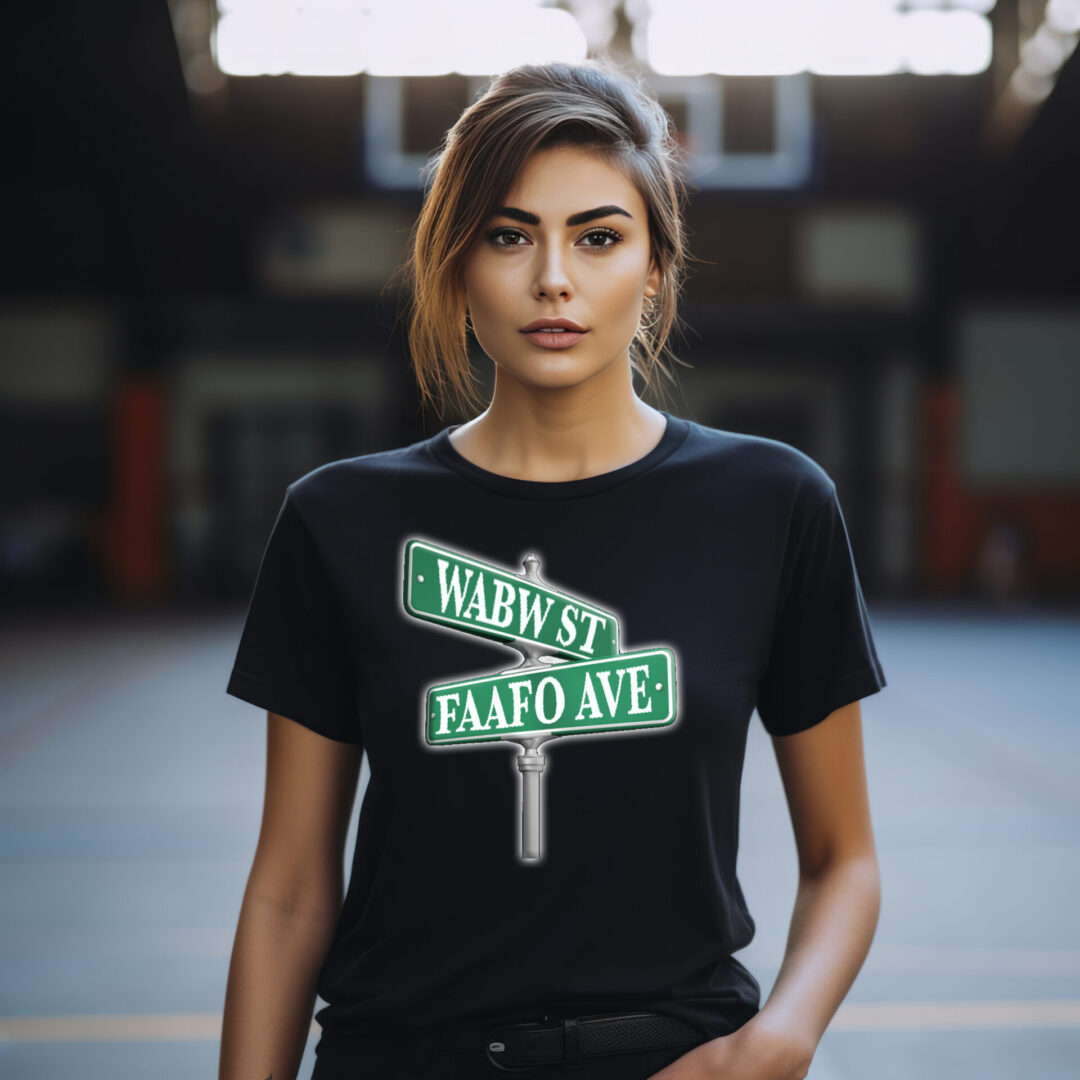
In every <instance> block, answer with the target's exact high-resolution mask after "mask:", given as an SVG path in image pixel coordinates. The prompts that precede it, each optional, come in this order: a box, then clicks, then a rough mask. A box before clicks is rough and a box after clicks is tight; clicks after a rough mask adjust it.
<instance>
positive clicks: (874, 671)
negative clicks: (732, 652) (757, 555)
mask: <svg viewBox="0 0 1080 1080" xmlns="http://www.w3.org/2000/svg"><path fill="white" fill-rule="evenodd" d="M796 543H797V545H798V546H797V547H796V548H795V549H794V551H793V552H792V553H791V556H790V558H788V559H785V567H784V574H783V577H782V582H781V598H780V607H779V612H778V616H777V620H776V624H775V631H774V635H773V642H772V649H771V653H770V657H769V661H768V666H767V668H766V670H765V673H764V675H763V676H762V677H761V679H760V681H759V683H758V697H757V710H758V715H759V716H760V717H761V722H762V724H763V725H764V727H765V730H766V731H768V732H769V734H770V735H793V734H795V733H796V732H799V731H804V730H806V729H807V728H810V727H813V726H814V725H815V724H818V723H820V722H821V721H822V720H824V719H825V718H826V717H827V716H828V715H829V714H830V713H831V712H833V711H834V710H836V709H839V708H840V707H841V706H843V705H848V704H850V703H851V702H852V701H858V700H859V699H860V698H863V697H867V696H868V695H870V694H876V693H877V692H878V691H879V690H881V689H883V688H884V686H885V673H884V671H883V670H882V667H881V663H880V661H879V660H878V656H877V651H876V649H875V647H874V640H873V637H872V636H871V632H870V616H869V614H868V612H867V610H866V602H865V600H864V599H863V593H862V587H861V586H860V584H859V576H858V572H857V571H856V568H855V558H854V555H853V554H852V550H851V541H850V539H849V537H848V532H847V526H846V524H845V523H844V515H843V512H842V511H841V509H840V503H839V500H838V498H837V494H836V488H835V485H833V486H832V487H831V491H830V494H829V497H828V498H827V499H826V501H825V503H824V504H823V505H822V506H821V507H820V509H818V510H817V511H816V513H815V514H814V516H813V517H812V519H811V521H810V523H809V525H808V526H807V527H806V529H805V530H804V531H803V532H802V535H801V539H798V540H797V541H796Z"/></svg>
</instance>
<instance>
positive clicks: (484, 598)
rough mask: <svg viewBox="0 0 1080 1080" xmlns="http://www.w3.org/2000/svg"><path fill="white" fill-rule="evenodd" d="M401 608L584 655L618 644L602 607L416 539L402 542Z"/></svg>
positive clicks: (484, 633) (612, 650)
mask: <svg viewBox="0 0 1080 1080" xmlns="http://www.w3.org/2000/svg"><path fill="white" fill-rule="evenodd" d="M405 610H406V611H408V612H409V614H410V615H415V616H416V617H417V618H418V619H428V620H430V621H431V622H437V623H443V624H444V625H446V626H453V627H456V628H457V629H458V630H464V631H465V632H466V633H469V634H478V635H480V636H481V637H487V638H493V639H494V640H496V641H502V642H506V643H513V642H516V641H527V642H531V643H532V644H535V645H540V646H544V647H546V648H547V649H550V650H551V651H553V652H555V653H558V654H559V655H562V656H567V657H573V658H574V659H578V660H591V659H593V658H594V657H598V656H614V655H615V654H616V653H617V652H618V651H619V621H618V619H617V618H616V617H615V615H613V614H612V613H611V612H610V611H602V610H601V609H600V608H598V607H595V606H594V605H592V604H589V603H586V602H585V601H583V600H578V599H577V598H576V597H573V596H567V595H566V594H565V593H561V592H559V591H558V590H556V589H553V588H551V587H550V586H548V585H545V584H543V583H542V582H540V581H539V579H536V580H535V581H532V580H529V579H527V578H525V577H523V576H522V575H521V574H515V573H513V572H512V571H507V570H504V569H503V568H502V567H499V566H494V565H492V564H490V563H483V562H480V561H479V560H478V559H473V558H469V557H468V556H464V555H459V554H458V553H457V552H456V551H451V550H450V549H449V548H443V547H439V546H437V545H436V544H431V543H428V542H426V541H424V540H410V541H409V542H408V544H406V546H405Z"/></svg>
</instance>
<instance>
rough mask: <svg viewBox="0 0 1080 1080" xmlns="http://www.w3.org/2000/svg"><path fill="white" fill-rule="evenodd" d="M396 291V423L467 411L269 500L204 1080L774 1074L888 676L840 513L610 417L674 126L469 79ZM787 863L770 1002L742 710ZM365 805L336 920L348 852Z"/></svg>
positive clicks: (863, 916)
mask: <svg viewBox="0 0 1080 1080" xmlns="http://www.w3.org/2000/svg"><path fill="white" fill-rule="evenodd" d="M434 165H435V168H434V172H433V182H432V183H431V184H430V187H429V188H428V190H427V193H426V196H425V202H424V206H423V210H422V212H421V214H420V217H419V219H418V221H417V225H416V229H415V234H414V237H413V245H412V254H411V258H410V260H409V262H408V264H407V269H408V272H409V283H410V285H411V290H412V297H413V308H412V322H411V325H410V340H411V346H412V361H413V365H414V370H415V373H416V376H417V381H418V385H419V388H420V391H421V393H422V395H423V396H424V398H425V399H428V400H432V401H434V402H435V404H436V405H438V406H441V405H442V404H443V403H444V402H445V401H447V400H450V401H453V402H454V403H455V404H457V405H458V406H459V407H462V408H463V409H464V410H465V411H467V412H471V411H474V410H475V407H476V405H477V404H484V403H482V402H481V403H477V402H476V400H475V389H474V387H473V386H472V385H471V379H472V372H471V369H470V363H469V355H468V351H467V337H466V331H467V328H468V327H471V330H472V332H473V334H474V335H475V338H476V341H477V342H478V344H479V346H480V348H481V349H482V350H483V352H484V353H485V354H486V356H487V357H488V358H489V359H490V361H491V363H492V364H493V365H494V392H493V394H492V396H491V399H490V401H488V402H487V403H486V407H484V408H483V411H482V412H480V413H479V415H475V416H474V417H473V418H472V419H471V420H469V421H468V422H467V423H463V424H455V425H453V426H449V427H446V428H443V430H441V431H439V432H438V434H436V435H434V436H432V437H431V438H428V439H425V440H423V441H421V442H418V443H415V444H413V445H411V446H406V447H403V448H400V449H394V450H388V451H384V452H381V453H375V454H367V455H363V456H361V457H356V458H351V459H348V460H342V461H336V462H331V463H329V464H327V465H324V466H322V467H320V468H317V469H315V470H314V471H313V472H311V473H309V474H307V475H306V476H304V477H302V478H300V479H299V480H297V481H295V482H294V483H292V484H290V485H289V487H288V489H287V492H286V495H285V500H284V502H283V504H282V507H281V510H280V512H279V515H278V518H277V521H276V523H275V526H274V529H273V532H272V534H271V536H270V539H269V542H268V545H267V548H266V552H265V554H264V557H263V561H262V565H261V567H260V570H259V575H258V579H257V582H256V585H255V589H254V592H253V594H252V597H251V602H250V606H249V611H248V615H247V621H246V623H245V625H244V629H243V634H242V637H241V641H240V645H239V649H238V653H237V657H236V663H235V666H234V668H233V670H232V673H231V677H230V680H229V684H228V692H229V693H230V694H234V695H235V696H237V697H239V698H242V699H243V700H245V701H248V702H251V703H252V704H254V705H257V706H259V707H260V708H264V709H266V710H267V711H268V725H269V726H268V762H267V781H266V801H265V808H264V813H263V823H262V830H261V834H260V838H259V843H258V848H257V852H256V855H255V860H254V865H253V867H252V871H251V876H250V879H249V882H248V887H247V890H246V893H245V896H244V902H243V907H242V910H241V914H240V920H239V926H238V929H237V935H236V944H235V947H234V950H233V957H232V963H231V967H230V974H229V982H228V987H227V994H226V1005H225V1025H224V1031H223V1038H222V1050H221V1072H220V1076H221V1078H222V1080H264V1078H265V1077H266V1076H267V1075H268V1074H269V1075H272V1076H273V1077H274V1080H285V1078H288V1080H291V1078H292V1077H294V1076H295V1075H296V1070H297V1068H298V1063H299V1061H300V1058H301V1055H302V1052H303V1048H304V1044H305V1039H306V1036H307V1032H308V1029H309V1024H310V1020H311V1013H312V1007H313V1005H314V999H315V995H316V991H317V992H318V994H319V995H320V996H321V997H322V998H323V999H324V1000H325V1001H326V1002H327V1003H328V1004H327V1005H326V1006H325V1007H324V1008H323V1009H321V1010H320V1011H319V1013H318V1014H317V1016H316V1019H317V1020H318V1021H319V1023H320V1024H321V1026H322V1037H321V1039H320V1041H319V1044H318V1047H317V1065H316V1068H315V1077H316V1078H317V1080H338V1078H344V1077H349V1078H356V1077H366V1076H371V1077H378V1078H380V1080H384V1078H388V1077H399V1076H400V1077H405V1076H412V1077H429V1078H442V1077H461V1078H475V1077H485V1076H491V1077H495V1076H498V1075H504V1074H505V1073H506V1072H507V1071H511V1072H512V1071H515V1070H519V1069H525V1070H528V1072H529V1075H531V1076H534V1077H551V1076H559V1075H567V1074H568V1073H567V1070H572V1073H570V1074H572V1075H577V1076H581V1077H586V1078H599V1077H608V1078H615V1077H618V1078H620V1080H645V1078H651V1080H706V1078H717V1080H720V1078H721V1077H722V1078H724V1080H786V1078H797V1077H802V1076H805V1075H806V1072H807V1070H808V1068H809V1064H810V1061H811V1058H812V1056H813V1052H814V1049H815V1047H816V1045H817V1042H818V1040H819V1039H820V1037H821V1035H822V1033H823V1032H824V1030H825V1028H826V1025H827V1024H828V1023H829V1020H830V1018H831V1017H832V1015H833V1013H834V1012H835V1011H836V1009H837V1007H838V1006H839V1004H840V1002H841V1000H842V999H843V997H844V995H845V994H846V992H847V990H848V989H849V987H850V986H851V984H852V982H853V980H854V978H855V976H856V974H857V972H858V970H859V968H860V966H861V964H862V962H863V960H864V958H865V956H866V953H867V951H868V949H869V946H870V942H871V939H872V937H873V933H874V928H875V926H876V921H877V914H878V905H879V878H878V871H877V863H876V856H875V850H874V841H873V835H872V831H871V825H870V817H869V811H868V800H867V792H866V785H865V776H864V765H863V751H862V742H861V718H860V712H859V700H860V699H861V698H862V697H865V696H866V695H868V694H873V693H875V692H877V691H878V690H880V689H881V688H882V687H883V686H884V685H885V678H884V674H883V672H882V668H881V665H880V663H879V661H878V658H877V655H876V652H875V648H874V644H873V641H872V638H871V634H870V627H869V618H868V615H867V611H866V607H865V604H864V600H863V596H862V592H861V589H860V585H859V581H858V577H857V574H856V570H855V567H854V564H853V560H852V555H851V550H850V546H849V543H848V537H847V532H846V529H845V525H844V519H843V515H842V513H841V510H840V506H839V503H838V501H837V494H836V488H835V485H834V484H833V482H832V480H831V479H830V478H829V476H828V475H827V474H826V473H825V471H824V470H823V469H822V468H821V467H820V466H819V465H817V464H816V463H815V462H814V461H812V460H811V459H810V458H808V457H807V456H805V455H804V454H802V453H801V452H799V451H798V450H796V449H794V448H793V447H791V446H788V445H787V444H785V443H781V442H778V441H774V440H770V439H765V438H759V437H754V436H752V435H743V434H734V433H731V432H727V431H722V430H718V429H715V428H710V427H706V426H703V425H701V424H698V423H695V422H692V421H690V420H686V419H683V418H680V417H678V416H676V415H674V414H673V413H671V412H669V411H667V410H665V409H658V408H654V407H652V406H650V405H648V404H646V403H645V402H644V401H643V400H642V398H640V397H639V396H638V394H637V393H636V392H635V388H634V385H633V375H634V374H635V373H637V374H638V375H639V376H640V378H641V381H642V383H643V385H644V387H645V388H646V389H650V390H651V389H655V388H656V385H657V383H658V380H659V378H660V377H661V376H666V377H670V372H669V371H668V369H667V368H666V367H665V366H664V362H663V359H662V353H663V350H664V349H665V348H666V340H667V337H668V334H669V331H670V330H671V328H672V326H673V324H674V322H675V319H676V314H675V305H676V299H677V296H678V293H679V290H680V282H681V280H682V277H683V274H684V268H685V264H686V260H687V257H688V256H687V252H686V249H685V240H684V227H683V224H682V202H683V199H684V197H685V195H684V188H683V186H682V184H681V183H680V180H679V161H678V150H677V146H676V143H675V141H674V136H673V131H672V127H671V124H670V121H669V120H668V117H667V115H666V114H665V113H664V111H663V110H662V109H661V107H660V106H659V104H658V103H657V102H656V101H655V99H653V98H652V97H651V96H650V95H649V94H648V93H647V92H646V91H645V90H644V89H643V88H642V86H641V85H640V84H639V83H637V82H635V81H634V80H633V79H632V78H630V77H629V76H626V75H623V74H620V73H619V72H618V71H617V70H615V69H614V68H613V67H612V66H611V65H610V64H608V63H606V62H602V61H588V62H586V63H583V64H577V65H569V64H553V65H539V66H526V67H521V68H517V69H514V70H512V71H509V72H507V73H506V74H504V75H502V76H500V77H498V78H496V79H495V80H493V82H492V83H491V84H490V86H489V88H488V89H487V91H486V92H485V94H484V95H483V96H482V97H481V98H479V99H478V100H477V101H475V102H474V103H473V104H472V105H471V106H470V107H469V108H468V109H467V110H466V111H465V112H464V113H463V115H462V116H461V117H460V119H459V120H458V121H457V123H456V124H455V125H454V127H453V128H452V129H451V131H450V132H449V133H448V136H447V139H446V142H445V145H444V146H443V147H442V149H441V152H440V154H439V156H438V158H437V159H436V161H435V162H434ZM755 707H756V708H757V710H758V713H759V716H760V718H761V721H762V723H763V724H764V726H765V728H766V730H767V731H768V732H769V734H770V735H771V736H772V737H773V744H774V747H775V751H776V757H777V762H778V766H779V769H780V773H781V776H782V779H783V783H784V786H785V790H786V793H787V800H788V805H789V808H790V813H791V820H792V823H793V826H794V832H795V838H796V842H797V848H798V855H799V885H798V894H797V897H796V901H795V910H794V914H793V919H792V924H791V933H790V936H789V939H788V945H787V952H786V955H785V958H784V962H783V965H782V967H781V970H780V973H779V977H778V978H777V980H776V983H775V986H774V987H773V990H772V993H771V994H770V996H769V999H768V1001H767V1002H766V1003H765V1005H764V1006H762V1005H761V1002H760V988H759V986H758V983H757V982H756V980H755V979H754V978H753V976H752V975H751V974H750V972H749V971H747V969H746V968H745V967H744V966H743V965H741V964H740V963H739V962H738V961H737V960H736V959H734V957H733V954H734V953H735V952H737V951H738V950H739V949H741V948H743V947H744V946H745V945H747V944H748V943H749V942H750V940H751V938H752V937H753V934H754V923H753V920H752V918H751V916H750V913H749V912H748V911H747V908H746V904H745V901H744V898H743V894H742V890H741V888H740V886H739V882H738V880H737V877H736V873H735V862H736V851H737V846H738V836H739V787H740V779H741V771H742V763H743V754H744V749H745V744H746V737H747V732H748V726H749V722H750V719H751V713H752V712H753V710H754V708H755ZM362 750H366V751H367V753H368V757H369V762H370V767H371V777H370V781H369V785H368V787H367V790H366V794H365V797H364V800H363V804H362V809H361V812H360V819H359V824H358V835H357V843H356V848H355V851H354V853H353V855H352V870H351V876H350V881H349V889H348V893H347V895H345V896H344V898H343V896H342V893H343V874H342V861H343V860H342V856H343V845H344V838H345V836H346V832H347V827H348V822H349V818H350V815H351V812H352V806H353V800H354V795H355V790H356V784H357V776H358V770H359V766H360V758H361V753H362Z"/></svg>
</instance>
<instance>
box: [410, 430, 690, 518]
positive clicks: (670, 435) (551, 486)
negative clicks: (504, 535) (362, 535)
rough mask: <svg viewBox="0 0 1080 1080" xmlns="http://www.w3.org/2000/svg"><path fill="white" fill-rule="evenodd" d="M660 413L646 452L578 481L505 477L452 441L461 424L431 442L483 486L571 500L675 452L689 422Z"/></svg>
mask: <svg viewBox="0 0 1080 1080" xmlns="http://www.w3.org/2000/svg"><path fill="white" fill-rule="evenodd" d="M657 412H659V413H660V414H661V415H662V416H664V418H665V419H666V420H667V423H666V425H665V427H664V433H663V435H661V436H660V441H659V442H658V443H657V444H656V445H655V446H654V447H653V448H652V449H651V450H650V451H649V452H648V453H647V454H645V455H644V456H643V457H639V458H638V459H637V460H636V461H631V462H630V463H629V464H628V465H623V466H621V467H620V468H618V469H611V470H609V471H608V472H603V473H597V474H596V475H595V476H583V477H581V478H580V479H578V480H522V479H520V478H518V477H516V476H504V475H503V474H502V473H496V472H491V471H490V470H488V469H484V468H481V467H480V466H479V465H477V464H475V463H474V462H472V461H470V460H469V459H468V458H467V457H465V456H464V454H462V453H461V452H460V451H459V450H458V449H457V448H456V447H455V446H454V444H453V443H452V442H451V441H450V433H451V432H452V431H456V430H457V429H458V428H459V427H461V424H451V425H450V426H449V427H445V428H443V429H442V431H440V432H438V433H437V434H435V435H433V436H432V437H431V439H430V440H429V442H428V445H429V447H430V449H431V452H432V453H433V454H434V455H435V457H436V458H437V459H438V460H439V461H441V462H442V464H444V465H445V466H447V468H450V469H453V471H454V472H456V473H458V474H459V475H461V476H463V477H465V479H466V480H470V481H472V482H473V483H474V484H478V485H479V486H480V487H484V488H488V489H489V490H491V491H497V492H499V493H500V494H503V495H516V496H517V497H518V498H522V499H572V498H577V497H579V496H581V495H594V494H596V493H597V492H599V491H606V490H608V489H610V488H613V487H617V486H618V485H619V484H623V483H625V482H626V481H627V480H632V479H633V478H634V477H636V476H640V475H641V474H642V473H644V472H646V471H648V470H649V469H651V468H653V467H654V466H656V465H658V464H659V463H660V462H661V461H663V460H664V459H665V458H666V457H668V456H669V455H671V454H672V453H674V451H675V450H676V449H677V448H678V447H679V446H680V445H681V443H682V441H683V440H684V439H685V438H686V435H687V433H688V432H689V430H690V423H689V421H687V420H684V419H683V418H682V417H681V416H673V415H672V414H671V413H669V412H667V411H666V410H665V409H657Z"/></svg>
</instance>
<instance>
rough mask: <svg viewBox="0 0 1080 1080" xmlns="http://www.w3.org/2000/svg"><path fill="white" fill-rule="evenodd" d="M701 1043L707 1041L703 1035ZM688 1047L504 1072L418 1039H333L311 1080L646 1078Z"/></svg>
mask: <svg viewBox="0 0 1080 1080" xmlns="http://www.w3.org/2000/svg"><path fill="white" fill-rule="evenodd" d="M701 1041H702V1042H706V1041H708V1040H707V1039H706V1038H705V1037H704V1036H703V1037H702V1040H701ZM692 1049H693V1047H692V1046H681V1047H667V1048H664V1049H656V1050H634V1051H629V1052H625V1053H618V1054H601V1055H596V1056H589V1057H585V1058H584V1059H583V1060H582V1062H581V1064H580V1065H579V1066H576V1067H574V1068H569V1067H567V1066H564V1065H540V1066H537V1067H536V1068H530V1069H522V1070H514V1071H513V1072H506V1071H504V1070H502V1069H499V1068H497V1067H496V1066H495V1065H493V1064H491V1062H489V1061H488V1060H487V1059H486V1058H485V1057H484V1056H483V1054H482V1053H478V1054H476V1055H472V1054H468V1053H464V1052H462V1051H459V1050H445V1049H440V1048H439V1047H434V1046H431V1045H430V1040H428V1039H423V1038H418V1039H413V1040H411V1041H409V1043H408V1045H401V1046H396V1045H394V1044H393V1043H392V1042H385V1041H382V1040H377V1039H366V1040H357V1039H355V1038H350V1039H343V1038H333V1037H331V1036H329V1035H327V1034H325V1033H324V1034H323V1036H322V1038H321V1039H320V1040H319V1042H318V1043H317V1044H316V1047H315V1055H316V1057H315V1070H314V1072H313V1073H312V1074H311V1080H369V1078H370V1080H514V1078H515V1077H517V1078H518V1080H554V1078H556V1077H558V1078H561V1080H648V1077H650V1076H652V1075H653V1073H656V1072H659V1071H660V1070H661V1069H662V1068H663V1067H664V1066H665V1065H670V1064H671V1063H672V1062H673V1061H677V1060H678V1059H679V1058H681V1057H682V1056H683V1054H686V1053H688V1052H689V1051H690V1050H692Z"/></svg>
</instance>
